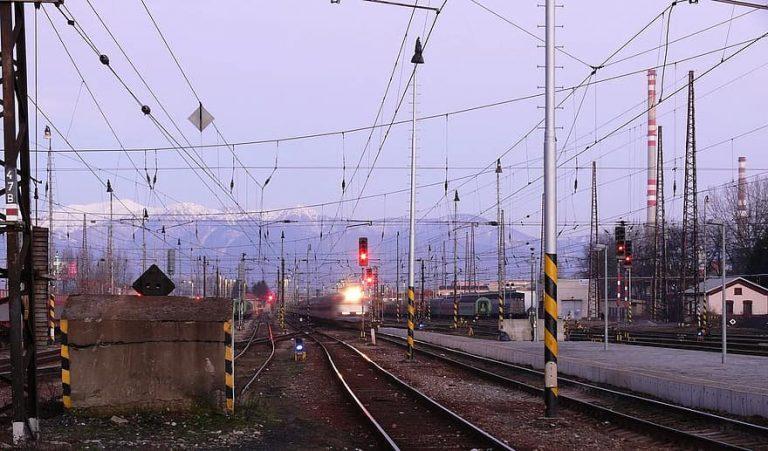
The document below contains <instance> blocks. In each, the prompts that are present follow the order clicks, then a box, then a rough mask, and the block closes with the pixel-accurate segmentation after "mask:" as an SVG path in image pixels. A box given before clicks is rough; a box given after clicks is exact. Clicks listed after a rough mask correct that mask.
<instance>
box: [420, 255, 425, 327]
mask: <svg viewBox="0 0 768 451" xmlns="http://www.w3.org/2000/svg"><path fill="white" fill-rule="evenodd" d="M420 260H421V273H420V274H421V290H419V320H422V319H423V318H424V259H423V258H422V259H420Z"/></svg>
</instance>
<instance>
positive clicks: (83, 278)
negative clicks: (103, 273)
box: [80, 213, 91, 293]
mask: <svg viewBox="0 0 768 451" xmlns="http://www.w3.org/2000/svg"><path fill="white" fill-rule="evenodd" d="M90 267H91V262H90V255H89V252H88V220H87V218H86V214H85V213H83V241H82V243H81V245H80V292H81V293H85V292H87V288H86V284H87V283H88V280H89V279H90V277H89V272H90Z"/></svg>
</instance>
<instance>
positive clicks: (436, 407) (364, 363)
mask: <svg viewBox="0 0 768 451" xmlns="http://www.w3.org/2000/svg"><path fill="white" fill-rule="evenodd" d="M309 337H310V338H311V339H312V340H314V341H315V342H316V343H317V344H318V345H319V346H320V348H322V350H323V352H324V353H325V356H326V358H327V360H328V363H329V365H330V367H331V369H332V371H333V372H334V374H335V375H336V378H337V379H338V381H339V383H340V384H341V385H342V387H343V389H344V390H345V392H346V393H347V394H348V395H349V397H350V398H351V399H352V400H353V402H354V404H355V405H356V406H357V407H358V408H359V410H360V412H361V413H362V415H363V416H364V417H365V418H366V419H367V421H368V422H369V423H370V424H371V426H372V428H373V429H374V430H375V431H376V432H377V433H378V435H379V437H380V438H381V441H382V444H383V445H385V446H386V447H387V448H390V449H395V450H399V449H425V448H434V449H504V450H509V449H512V448H510V447H509V446H508V445H507V444H505V443H504V442H502V441H500V440H499V439H497V438H495V437H493V436H492V435H490V434H488V433H487V432H485V431H483V430H482V429H480V428H479V427H477V426H475V425H474V424H472V423H470V422H469V421H467V420H465V419H464V418H462V417H461V416H459V415H458V414H456V413H455V412H453V411H451V410H450V409H448V408H447V407H445V406H443V405H441V404H439V403H438V402H436V401H434V400H433V399H431V398H429V397H428V396H426V395H425V394H424V393H422V392H421V391H419V390H417V389H415V388H414V387H412V386H410V385H409V384H407V383H406V382H404V381H403V380H401V379H399V378H398V377H397V376H395V375H394V374H392V373H390V372H388V371H387V370H385V369H384V368H382V367H381V366H379V365H378V364H376V363H375V362H373V361H372V360H371V359H370V358H369V357H368V356H367V355H365V354H364V353H363V352H361V351H360V350H358V349H357V348H355V347H354V346H352V345H350V344H349V343H347V342H345V341H343V340H340V339H338V338H335V337H332V336H329V335H325V334H322V333H320V332H313V333H310V334H309Z"/></svg>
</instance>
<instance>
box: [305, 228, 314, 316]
mask: <svg viewBox="0 0 768 451" xmlns="http://www.w3.org/2000/svg"><path fill="white" fill-rule="evenodd" d="M311 250H312V243H308V244H307V274H306V275H305V277H306V278H307V305H309V290H310V287H309V282H310V280H309V251H311Z"/></svg>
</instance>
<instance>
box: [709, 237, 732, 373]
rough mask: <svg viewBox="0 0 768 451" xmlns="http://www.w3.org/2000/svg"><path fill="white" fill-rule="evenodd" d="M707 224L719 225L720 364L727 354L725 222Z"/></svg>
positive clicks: (723, 361)
mask: <svg viewBox="0 0 768 451" xmlns="http://www.w3.org/2000/svg"><path fill="white" fill-rule="evenodd" d="M707 224H709V225H713V226H718V227H720V302H721V307H720V308H722V310H723V311H722V315H721V316H722V326H721V327H722V328H723V331H722V333H721V334H720V335H721V339H722V358H721V360H722V364H723V365H725V361H726V356H727V354H728V350H727V343H726V335H727V331H726V329H727V327H728V319H727V316H728V302H727V301H726V299H725V222H722V223H719V222H708V223H707ZM706 296H707V294H706V293H704V298H705V299H706ZM707 306H709V301H708V300H707Z"/></svg>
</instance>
